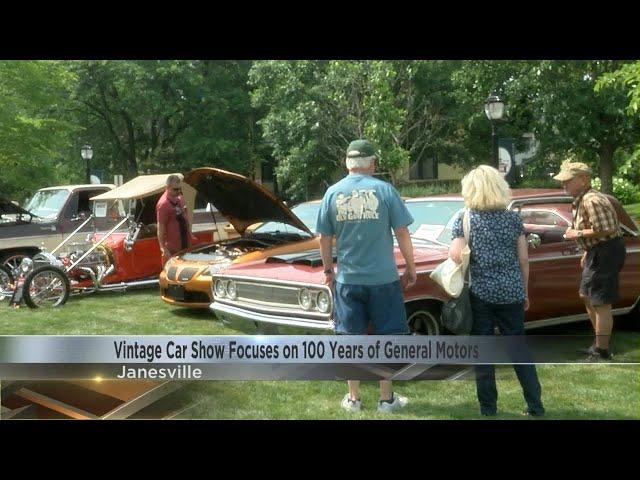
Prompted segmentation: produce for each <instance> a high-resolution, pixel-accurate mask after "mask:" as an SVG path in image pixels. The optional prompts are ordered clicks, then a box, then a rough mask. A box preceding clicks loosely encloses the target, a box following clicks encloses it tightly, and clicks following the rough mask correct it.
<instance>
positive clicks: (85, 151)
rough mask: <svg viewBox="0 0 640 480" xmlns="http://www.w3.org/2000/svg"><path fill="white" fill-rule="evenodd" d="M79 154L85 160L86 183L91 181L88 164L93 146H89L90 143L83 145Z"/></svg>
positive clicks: (91, 156)
mask: <svg viewBox="0 0 640 480" xmlns="http://www.w3.org/2000/svg"><path fill="white" fill-rule="evenodd" d="M80 155H82V158H83V160H84V161H85V167H86V170H85V173H86V181H87V183H91V166H90V164H89V162H90V161H91V159H92V158H93V148H91V145H85V146H83V147H82V148H81V149H80Z"/></svg>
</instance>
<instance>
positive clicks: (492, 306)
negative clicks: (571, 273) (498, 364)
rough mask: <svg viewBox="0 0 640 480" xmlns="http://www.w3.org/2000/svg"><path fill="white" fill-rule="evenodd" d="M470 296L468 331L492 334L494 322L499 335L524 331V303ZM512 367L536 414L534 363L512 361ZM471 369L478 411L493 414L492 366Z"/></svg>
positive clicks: (538, 400)
mask: <svg viewBox="0 0 640 480" xmlns="http://www.w3.org/2000/svg"><path fill="white" fill-rule="evenodd" d="M470 298H471V309H472V310H473V329H472V330H471V335H493V334H494V322H495V324H497V326H498V329H499V330H500V333H501V334H502V335H524V303H511V304H504V305H502V304H496V303H488V302H485V301H484V300H481V299H480V298H478V297H476V296H475V295H474V294H473V293H471V294H470ZM513 368H514V370H515V371H516V375H517V376H518V380H519V381H520V385H521V386H522V391H523V393H524V398H525V400H526V402H527V406H528V410H529V411H530V412H533V413H538V414H541V413H544V408H543V406H542V400H541V395H542V392H541V387H540V382H539V381H538V374H537V373H536V367H535V365H514V366H513ZM475 371H476V387H477V392H478V400H479V402H480V412H481V413H482V414H484V415H493V414H495V413H496V411H497V403H498V391H497V389H496V375H495V367H494V366H493V365H477V366H476V367H475Z"/></svg>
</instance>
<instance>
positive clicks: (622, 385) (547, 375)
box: [0, 290, 640, 419]
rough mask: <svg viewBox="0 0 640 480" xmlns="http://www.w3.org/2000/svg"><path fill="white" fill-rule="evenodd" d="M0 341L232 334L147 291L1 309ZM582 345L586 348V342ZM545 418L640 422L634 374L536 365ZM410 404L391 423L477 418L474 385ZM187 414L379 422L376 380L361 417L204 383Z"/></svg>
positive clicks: (426, 393)
mask: <svg viewBox="0 0 640 480" xmlns="http://www.w3.org/2000/svg"><path fill="white" fill-rule="evenodd" d="M0 312H1V313H0V334H3V335H23V334H45V335H54V334H57V335H64V334H66V335H80V334H84V335H95V334H101V335H124V334H130V335H150V334H155V335H179V334H182V335H235V334H238V332H236V331H234V330H231V329H229V328H227V327H225V326H223V325H222V324H221V323H220V322H218V321H217V320H216V319H215V318H214V317H213V315H212V314H211V313H210V312H208V311H206V310H205V311H197V310H189V309H183V308H174V307H170V306H169V305H166V304H164V303H163V302H162V301H161V300H160V298H159V296H158V295H157V292H156V291H154V290H146V291H135V292H129V293H126V294H115V293H109V294H95V295H91V296H86V297H82V298H80V297H75V298H71V299H70V300H69V302H68V303H67V304H66V305H64V306H63V307H61V308H57V309H53V310H31V309H29V308H26V307H24V308H21V309H19V310H12V309H10V308H9V307H8V306H7V304H6V302H4V304H1V303H0ZM536 333H541V334H570V335H580V334H584V335H589V333H590V327H589V326H588V325H587V324H586V323H581V324H572V325H567V326H559V327H554V328H553V329H545V330H544V331H541V330H538V331H536ZM588 341H589V339H588V338H586V339H585V342H586V343H588ZM614 341H615V347H616V354H617V355H616V357H617V358H618V359H625V358H626V357H629V356H634V357H635V358H637V356H638V355H639V354H640V333H638V332H632V331H622V330H617V331H616V336H615V340H614ZM538 372H539V375H540V381H541V383H542V388H543V401H544V402H545V405H546V408H547V411H548V414H547V416H546V417H545V418H549V419H639V418H640V366H638V365H607V364H582V365H540V366H539V367H538ZM497 376H498V394H499V404H498V408H499V413H498V416H497V417H496V418H498V419H520V418H524V417H521V416H520V415H519V412H520V411H521V410H522V409H523V407H524V401H523V399H522V393H521V390H520V386H519V384H518V382H517V380H516V378H515V374H514V372H513V369H511V368H509V367H500V368H498V375H497ZM395 390H396V391H397V392H399V393H401V394H403V395H406V396H408V397H409V399H410V403H409V405H408V406H407V408H406V409H405V410H404V411H402V412H400V413H397V414H395V415H393V416H392V418H398V419H477V418H480V417H479V415H478V407H477V401H476V397H475V383H474V382H473V380H472V379H471V380H458V381H410V382H397V383H396V385H395ZM182 392H183V393H182V395H185V397H186V400H188V401H189V402H190V404H192V405H193V406H192V407H191V408H189V409H188V410H186V411H184V412H183V413H182V414H181V415H180V417H179V418H205V419H209V418H211V419H232V418H233V419H350V418H353V419H381V418H390V417H391V416H390V415H384V414H378V413H377V411H376V409H375V407H376V401H377V397H378V386H377V382H363V384H362V399H363V404H364V407H363V411H362V412H361V413H359V414H348V413H346V412H343V411H342V410H341V409H340V405H339V404H340V400H341V399H342V396H343V395H344V394H345V393H346V383H345V382H343V381H280V382H276V381H202V382H191V383H189V384H187V385H186V387H185V388H184V389H183V391H182Z"/></svg>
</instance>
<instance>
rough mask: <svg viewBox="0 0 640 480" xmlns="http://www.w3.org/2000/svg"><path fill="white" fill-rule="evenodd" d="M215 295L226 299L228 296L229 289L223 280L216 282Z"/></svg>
mask: <svg viewBox="0 0 640 480" xmlns="http://www.w3.org/2000/svg"><path fill="white" fill-rule="evenodd" d="M214 293H215V295H216V297H220V298H224V297H225V296H226V294H227V289H226V288H225V284H224V282H223V281H222V280H216V283H215V284H214Z"/></svg>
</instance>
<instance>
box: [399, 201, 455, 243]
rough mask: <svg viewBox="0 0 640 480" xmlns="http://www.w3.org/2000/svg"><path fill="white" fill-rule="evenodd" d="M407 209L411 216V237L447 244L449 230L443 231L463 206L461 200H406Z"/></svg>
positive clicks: (449, 240)
mask: <svg viewBox="0 0 640 480" xmlns="http://www.w3.org/2000/svg"><path fill="white" fill-rule="evenodd" d="M406 205H407V209H408V210H409V213H411V216H412V217H413V220H414V221H413V223H412V224H411V225H409V233H411V237H412V238H413V239H416V240H417V239H422V240H427V241H432V242H437V243H445V244H447V245H448V244H449V243H450V242H451V230H449V234H448V235H447V234H446V233H445V232H446V230H447V227H449V224H450V223H451V224H452V218H453V219H455V215H456V213H457V212H459V211H460V209H462V208H463V207H464V201H463V200H408V201H407V202H406Z"/></svg>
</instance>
